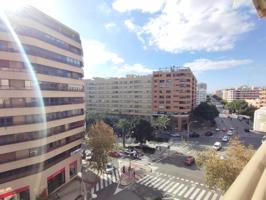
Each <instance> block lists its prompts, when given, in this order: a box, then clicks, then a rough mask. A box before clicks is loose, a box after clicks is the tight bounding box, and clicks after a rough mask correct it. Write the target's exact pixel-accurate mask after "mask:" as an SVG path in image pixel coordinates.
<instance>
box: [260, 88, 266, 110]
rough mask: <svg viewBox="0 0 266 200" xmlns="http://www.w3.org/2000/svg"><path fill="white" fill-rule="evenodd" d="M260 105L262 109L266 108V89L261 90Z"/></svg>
mask: <svg viewBox="0 0 266 200" xmlns="http://www.w3.org/2000/svg"><path fill="white" fill-rule="evenodd" d="M259 104H260V107H266V87H263V88H261V89H260V94H259Z"/></svg>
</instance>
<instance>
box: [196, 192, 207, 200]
mask: <svg viewBox="0 0 266 200" xmlns="http://www.w3.org/2000/svg"><path fill="white" fill-rule="evenodd" d="M205 192H206V190H202V191H201V193H200V194H199V196H198V197H197V199H196V200H200V199H201V197H202V196H203V195H204V194H205Z"/></svg>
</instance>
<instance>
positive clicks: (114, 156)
mask: <svg viewBox="0 0 266 200" xmlns="http://www.w3.org/2000/svg"><path fill="white" fill-rule="evenodd" d="M108 155H109V156H110V157H113V158H120V157H121V156H122V154H121V153H119V152H118V151H110V152H109V153H108Z"/></svg>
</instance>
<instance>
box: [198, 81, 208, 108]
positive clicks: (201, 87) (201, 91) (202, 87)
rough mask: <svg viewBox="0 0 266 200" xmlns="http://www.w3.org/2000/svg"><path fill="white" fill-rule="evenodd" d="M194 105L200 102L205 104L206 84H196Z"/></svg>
mask: <svg viewBox="0 0 266 200" xmlns="http://www.w3.org/2000/svg"><path fill="white" fill-rule="evenodd" d="M196 98H197V99H196V105H199V104H200V103H201V102H206V100H207V84H206V83H198V84H197V96H196Z"/></svg>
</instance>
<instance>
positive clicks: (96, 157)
mask: <svg viewBox="0 0 266 200" xmlns="http://www.w3.org/2000/svg"><path fill="white" fill-rule="evenodd" d="M87 143H88V145H89V146H90V147H91V149H92V158H91V162H90V166H91V167H92V168H94V169H96V170H97V172H98V173H99V172H100V173H101V172H103V171H104V170H105V167H106V164H107V163H108V152H109V151H110V150H112V149H113V147H114V145H115V136H114V131H113V129H112V128H111V127H110V126H109V125H107V124H106V123H104V122H103V121H99V122H96V123H95V124H93V125H92V126H91V127H90V129H89V139H88V140H87Z"/></svg>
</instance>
